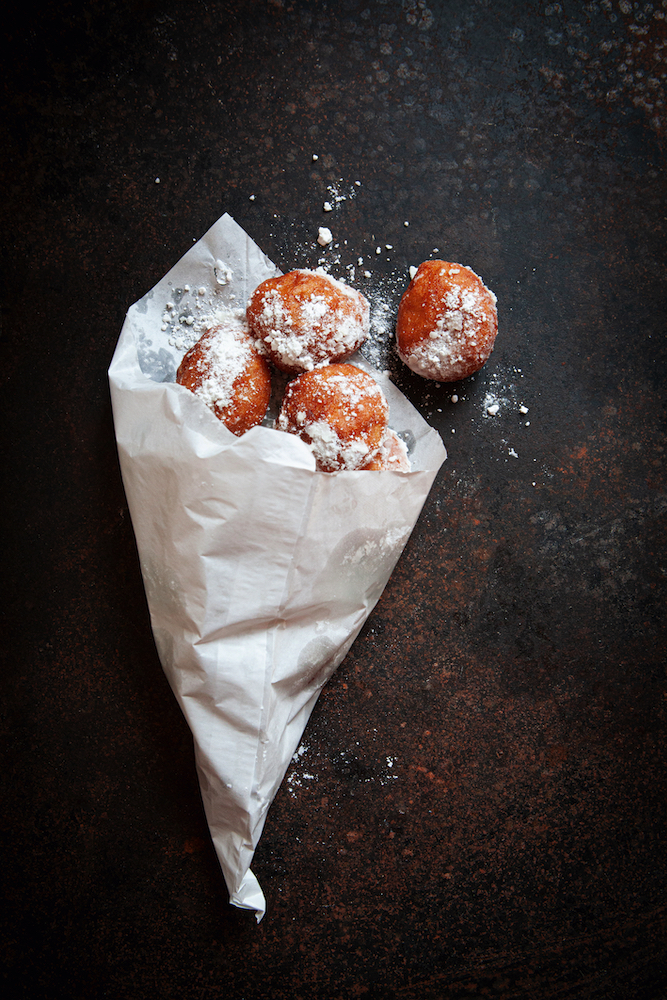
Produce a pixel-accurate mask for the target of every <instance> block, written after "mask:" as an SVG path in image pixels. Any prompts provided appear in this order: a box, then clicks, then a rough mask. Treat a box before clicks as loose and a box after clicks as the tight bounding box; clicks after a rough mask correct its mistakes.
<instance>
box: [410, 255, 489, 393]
mask: <svg viewBox="0 0 667 1000" xmlns="http://www.w3.org/2000/svg"><path fill="white" fill-rule="evenodd" d="M497 332H498V312H497V309H496V296H495V295H494V294H493V292H492V291H490V290H489V289H488V288H487V287H486V285H485V284H484V283H483V281H482V279H481V278H479V277H478V276H477V275H476V274H475V272H474V271H471V270H470V268H469V267H464V266H463V265H462V264H450V263H448V262H447V261H442V260H427V261H425V262H424V263H423V264H421V265H420V266H419V268H418V269H417V273H416V274H415V276H414V278H413V279H412V281H411V282H410V284H409V286H408V288H407V290H406V292H405V294H404V295H403V298H402V299H401V302H400V305H399V307H398V319H397V323H396V341H397V346H398V354H399V357H400V358H401V360H402V361H404V362H405V364H406V365H407V366H408V368H411V369H412V371H413V372H416V373H417V375H422V376H423V377H424V378H429V379H434V380H435V381H437V382H457V381H458V380H459V379H462V378H467V377H468V376H469V375H472V374H473V373H474V372H476V371H479V369H480V368H481V367H482V365H483V364H484V363H485V361H486V360H487V359H488V357H489V355H490V354H491V351H492V350H493V344H494V341H495V339H496V333H497Z"/></svg>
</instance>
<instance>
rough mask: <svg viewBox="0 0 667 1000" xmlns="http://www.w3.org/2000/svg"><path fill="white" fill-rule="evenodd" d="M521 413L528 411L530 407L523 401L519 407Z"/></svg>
mask: <svg viewBox="0 0 667 1000" xmlns="http://www.w3.org/2000/svg"><path fill="white" fill-rule="evenodd" d="M519 413H528V407H527V406H524V405H523V403H522V404H521V406H520V407H519Z"/></svg>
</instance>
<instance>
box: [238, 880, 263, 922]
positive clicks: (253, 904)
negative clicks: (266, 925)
mask: <svg viewBox="0 0 667 1000" xmlns="http://www.w3.org/2000/svg"><path fill="white" fill-rule="evenodd" d="M229 902H230V903H231V904H232V906H238V907H239V909H241V910H255V918H256V919H257V923H259V922H260V920H261V919H262V917H263V916H264V914H265V913H266V900H265V899H264V893H263V892H262V890H261V889H260V887H259V882H258V881H257V879H256V878H255V876H254V875H253V873H252V872H251V871H250V869H248V871H247V872H246V873H245V875H244V876H243V881H242V882H241V885H240V886H239V888H238V891H237V892H234V893H232V894H231V896H230V897H229Z"/></svg>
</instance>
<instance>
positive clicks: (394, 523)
mask: <svg viewBox="0 0 667 1000" xmlns="http://www.w3.org/2000/svg"><path fill="white" fill-rule="evenodd" d="M278 273H280V272H279V271H278V270H277V269H276V268H275V267H274V265H273V264H272V263H271V262H270V261H269V260H268V259H267V258H266V257H265V256H264V254H263V253H262V252H261V250H260V249H259V248H258V247H257V246H256V245H255V244H254V243H253V241H252V240H251V239H250V238H249V236H248V235H247V234H246V233H245V232H244V231H243V230H242V229H241V228H240V227H239V226H238V225H237V224H236V223H235V222H234V221H233V219H231V217H230V216H228V215H224V216H223V217H222V218H221V219H219V220H218V222H216V223H215V224H214V225H213V226H212V227H211V229H210V230H209V231H208V232H207V233H206V234H205V235H204V236H203V237H202V239H201V240H200V241H199V242H198V243H197V244H196V245H195V246H193V247H192V249H191V250H190V251H189V252H188V253H186V254H185V256H184V257H183V258H182V259H181V260H180V261H179V262H178V263H177V264H176V265H175V267H174V268H172V270H171V271H170V272H169V273H168V274H167V275H166V276H165V277H164V278H163V279H162V280H161V281H160V282H159V283H158V284H157V285H156V286H155V287H154V288H153V289H152V290H151V291H150V292H148V293H147V294H146V295H145V296H144V297H143V298H142V299H140V300H139V301H138V302H136V303H135V304H134V305H133V306H131V308H130V309H129V311H128V313H127V316H126V318H125V322H124V324H123V328H122V331H121V334H120V338H119V341H118V345H117V347H116V351H115V353H114V357H113V361H112V364H111V367H110V369H109V379H110V386H111V397H112V404H113V415H114V424H115V431H116V438H117V443H118V452H119V457H120V465H121V471H122V476H123V483H124V487H125V492H126V496H127V501H128V505H129V509H130V515H131V518H132V525H133V528H134V532H135V536H136V541H137V547H138V551H139V558H140V562H141V570H142V574H143V579H144V585H145V588H146V595H147V599H148V606H149V610H150V616H151V624H152V629H153V634H154V637H155V642H156V645H157V650H158V654H159V657H160V661H161V663H162V666H163V668H164V671H165V674H166V676H167V678H168V680H169V683H170V685H171V687H172V690H173V692H174V694H175V696H176V698H177V700H178V703H179V705H180V706H181V709H182V711H183V713H184V715H185V718H186V719H187V722H188V724H189V726H190V729H191V731H192V735H193V739H194V746H195V759H196V765H197V771H198V776H199V782H200V788H201V794H202V799H203V803H204V808H205V811H206V817H207V820H208V824H209V828H210V831H211V835H212V839H213V843H214V845H215V849H216V852H217V855H218V858H219V861H220V865H221V867H222V871H223V874H224V877H225V881H226V884H227V888H228V890H229V894H230V902H231V903H232V904H233V905H235V906H238V907H242V908H245V909H251V910H255V911H256V917H257V920H258V921H259V920H260V919H261V918H262V916H263V914H264V912H265V909H266V903H265V900H264V895H263V893H262V890H261V888H260V886H259V883H258V881H257V879H256V878H255V876H254V875H253V873H252V871H251V870H250V864H251V861H252V857H253V854H254V852H255V848H256V846H257V843H258V841H259V838H260V836H261V833H262V829H263V827H264V822H265V820H266V815H267V811H268V809H269V806H270V804H271V802H272V801H273V799H274V797H275V795H276V792H277V790H278V787H279V785H280V783H281V781H282V779H283V776H284V774H285V772H286V770H287V768H288V766H289V764H290V761H291V759H292V757H293V755H294V753H295V751H296V749H297V747H298V744H299V741H300V739H301V736H302V733H303V731H304V728H305V726H306V723H307V721H308V718H309V715H310V713H311V711H312V709H313V706H314V705H315V702H316V700H317V697H318V695H319V692H320V691H321V689H322V687H323V686H324V684H325V683H326V682H327V680H328V679H329V677H330V676H331V674H332V673H333V671H334V670H335V669H336V667H337V666H338V665H339V664H340V663H341V661H342V660H343V658H344V656H345V654H346V653H347V651H348V649H349V648H350V646H351V645H352V643H353V642H354V639H355V638H356V636H357V634H358V632H359V630H360V629H361V627H362V625H363V624H364V622H365V620H366V618H367V617H368V615H369V613H370V612H371V610H372V608H373V607H374V605H375V604H376V602H377V600H378V598H379V597H380V594H381V593H382V590H383V589H384V587H385V584H386V583H387V580H388V579H389V576H390V574H391V572H392V570H393V568H394V566H395V564H396V562H397V560H398V558H399V556H400V554H401V551H402V550H403V547H404V546H405V543H406V542H407V540H408V537H409V535H410V532H411V531H412V529H413V527H414V525H415V522H416V521H417V518H418V516H419V513H420V511H421V509H422V506H423V504H424V501H425V499H426V497H427V495H428V492H429V489H430V487H431V485H432V482H433V480H434V478H435V476H436V474H437V472H438V469H439V468H440V466H441V464H442V462H443V461H444V459H445V457H446V452H445V449H444V447H443V444H442V441H441V440H440V437H439V435H438V434H437V433H436V432H435V431H434V430H433V429H432V428H430V427H429V426H428V425H427V424H426V423H425V422H424V421H423V420H422V418H421V417H420V416H419V414H418V413H417V412H416V410H415V409H414V408H413V407H412V406H411V405H410V403H408V401H407V400H406V399H405V397H404V396H403V395H402V394H401V393H400V392H399V391H398V390H397V389H396V388H395V387H394V386H393V385H392V384H391V383H390V382H389V381H388V380H387V379H386V378H385V377H384V376H383V375H382V374H381V373H378V372H373V374H374V375H375V376H376V378H377V379H378V381H379V382H380V384H381V385H382V388H383V390H384V392H385V394H386V396H387V398H388V401H389V405H390V425H391V426H392V427H393V428H394V430H396V431H397V432H398V433H399V434H401V435H402V436H403V438H404V440H405V441H406V442H407V443H408V446H409V451H410V459H411V462H412V468H413V471H412V472H410V473H407V474H405V473H399V472H342V473H335V474H327V473H321V472H317V471H316V470H315V462H314V459H313V456H312V454H311V452H310V450H309V448H308V447H307V446H306V445H305V444H304V443H303V442H302V441H301V440H300V439H299V438H297V437H295V436H293V435H290V434H285V433H282V432H280V431H277V430H275V429H273V428H272V427H269V426H260V427H255V428H253V429H252V430H250V431H249V432H247V433H246V434H245V435H244V436H243V437H240V438H238V437H235V436H234V435H233V434H232V433H231V432H230V431H228V430H227V428H226V427H225V426H224V425H223V424H222V423H221V422H220V421H219V420H218V419H217V418H216V417H215V416H214V415H213V413H212V412H211V411H210V410H209V409H208V408H207V407H206V406H205V405H204V403H203V402H202V401H201V400H200V399H199V398H198V397H196V396H195V395H194V394H192V393H191V392H190V391H189V390H187V389H186V388H184V387H183V386H180V385H177V384H176V383H175V382H174V379H175V376H176V370H177V368H178V364H179V363H180V360H181V358H182V356H183V354H184V353H185V350H186V349H187V346H188V343H189V340H188V337H189V338H190V340H192V339H193V338H194V339H196V336H197V335H198V333H200V332H203V329H204V328H205V327H206V325H207V319H208V317H214V316H215V314H216V312H219V311H220V310H225V309H230V308H231V309H233V308H245V305H246V303H247V300H248V298H249V296H250V294H251V293H252V291H253V290H254V289H255V288H256V287H257V285H258V284H259V283H260V282H261V281H263V280H264V279H265V278H268V277H271V276H273V275H275V274H278ZM208 325H211V324H210V323H209V324H208ZM351 360H352V361H354V362H355V363H359V364H360V365H361V366H363V367H366V368H367V369H368V370H370V371H373V370H372V369H370V368H368V366H367V365H365V363H364V361H363V359H362V358H360V357H358V356H357V357H355V358H353V359H351Z"/></svg>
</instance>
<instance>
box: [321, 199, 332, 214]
mask: <svg viewBox="0 0 667 1000" xmlns="http://www.w3.org/2000/svg"><path fill="white" fill-rule="evenodd" d="M322 209H323V211H325V212H333V205H332V204H331V202H330V201H325V202H324V204H323V205H322Z"/></svg>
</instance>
